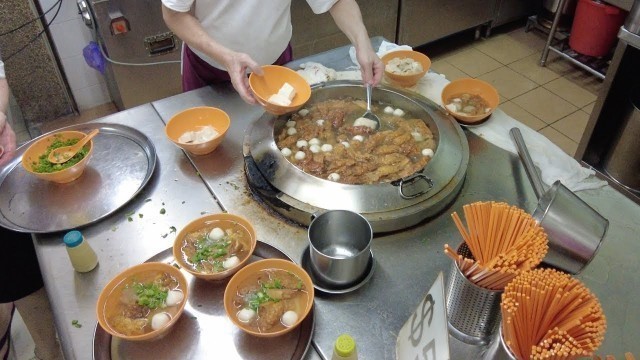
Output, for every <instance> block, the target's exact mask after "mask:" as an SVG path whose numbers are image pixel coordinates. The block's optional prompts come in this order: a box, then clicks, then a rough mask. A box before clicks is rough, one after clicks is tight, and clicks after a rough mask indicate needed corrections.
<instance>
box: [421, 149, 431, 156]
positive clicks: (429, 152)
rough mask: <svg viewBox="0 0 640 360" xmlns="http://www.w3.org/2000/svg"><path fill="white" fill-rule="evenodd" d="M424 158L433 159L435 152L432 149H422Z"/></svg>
mask: <svg viewBox="0 0 640 360" xmlns="http://www.w3.org/2000/svg"><path fill="white" fill-rule="evenodd" d="M422 156H428V157H433V150H431V149H422Z"/></svg>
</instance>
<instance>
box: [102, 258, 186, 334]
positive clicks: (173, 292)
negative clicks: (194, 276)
mask: <svg viewBox="0 0 640 360" xmlns="http://www.w3.org/2000/svg"><path fill="white" fill-rule="evenodd" d="M184 301H185V291H184V289H182V287H181V283H180V281H179V280H178V279H177V278H176V277H175V276H173V275H171V274H169V273H168V272H165V271H162V270H155V269H154V270H146V271H141V272H137V273H135V274H133V275H130V276H127V277H126V278H124V279H123V280H121V281H120V282H119V283H118V284H117V285H115V287H114V288H113V290H111V292H110V293H109V294H108V295H107V298H106V301H105V302H104V305H103V309H102V310H103V312H104V319H105V320H106V324H107V326H108V327H109V328H110V329H111V330H112V331H113V332H115V333H117V334H120V335H124V336H140V335H145V334H148V333H151V332H153V331H156V330H160V329H162V328H164V327H165V326H167V325H168V324H169V323H170V322H171V320H172V319H173V318H175V317H176V316H178V315H179V313H180V311H181V310H182V307H183V303H184Z"/></svg>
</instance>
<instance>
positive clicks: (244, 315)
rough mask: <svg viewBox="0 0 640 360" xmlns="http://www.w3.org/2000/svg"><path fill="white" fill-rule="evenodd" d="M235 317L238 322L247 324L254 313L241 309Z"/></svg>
mask: <svg viewBox="0 0 640 360" xmlns="http://www.w3.org/2000/svg"><path fill="white" fill-rule="evenodd" d="M237 316H238V320H239V321H240V322H243V323H248V322H249V321H251V320H252V319H253V318H254V317H255V316H256V312H255V311H253V310H251V309H242V310H240V311H238V314H237Z"/></svg>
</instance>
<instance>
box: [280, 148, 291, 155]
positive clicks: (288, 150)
mask: <svg viewBox="0 0 640 360" xmlns="http://www.w3.org/2000/svg"><path fill="white" fill-rule="evenodd" d="M280 152H281V153H282V156H284V157H289V156H291V154H292V152H291V149H289V148H282V150H280Z"/></svg>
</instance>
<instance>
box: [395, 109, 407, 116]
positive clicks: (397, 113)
mask: <svg viewBox="0 0 640 360" xmlns="http://www.w3.org/2000/svg"><path fill="white" fill-rule="evenodd" d="M393 115H395V116H398V117H403V116H404V111H403V110H402V109H395V110H393Z"/></svg>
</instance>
